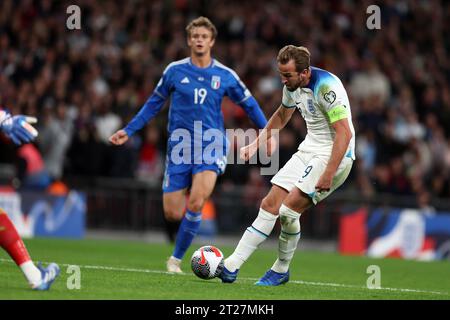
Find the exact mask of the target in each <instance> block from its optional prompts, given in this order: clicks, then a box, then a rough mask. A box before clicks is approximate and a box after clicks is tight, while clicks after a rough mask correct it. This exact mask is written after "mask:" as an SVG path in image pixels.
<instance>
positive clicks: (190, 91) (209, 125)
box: [124, 58, 267, 161]
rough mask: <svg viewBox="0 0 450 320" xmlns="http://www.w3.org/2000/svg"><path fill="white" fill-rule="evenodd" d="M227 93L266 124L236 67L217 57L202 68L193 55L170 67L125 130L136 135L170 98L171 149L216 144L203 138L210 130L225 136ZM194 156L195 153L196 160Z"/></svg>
mask: <svg viewBox="0 0 450 320" xmlns="http://www.w3.org/2000/svg"><path fill="white" fill-rule="evenodd" d="M224 96H228V97H229V98H230V99H231V100H232V101H233V102H235V103H236V104H238V105H239V106H241V107H242V108H243V109H244V110H245V111H246V113H247V114H248V116H249V117H250V118H251V119H252V121H253V122H254V123H255V124H256V125H257V126H258V127H259V128H264V127H265V125H266V123H267V121H266V118H265V116H264V114H263V112H262V110H261V108H260V107H259V105H258V103H257V102H256V100H255V99H254V97H253V96H252V95H251V93H250V91H249V90H248V89H247V88H246V86H245V85H244V84H243V83H242V81H241V80H240V79H239V77H238V75H237V74H236V73H235V72H234V71H233V70H231V69H230V68H227V67H226V66H224V65H223V64H221V63H220V62H218V61H217V60H215V59H212V62H211V64H210V65H209V66H208V67H206V68H200V67H197V66H195V65H194V64H193V63H192V62H191V59H190V58H185V59H183V60H179V61H175V62H172V63H171V64H169V65H168V66H167V67H166V69H165V70H164V73H163V75H162V77H161V79H160V81H159V82H158V85H157V86H156V88H155V90H154V92H153V94H152V95H151V96H150V97H149V99H148V100H147V102H146V103H145V104H144V106H143V107H142V109H141V110H140V111H139V113H138V114H137V115H136V116H135V117H134V118H133V120H132V121H131V122H130V123H129V124H128V125H127V126H126V127H125V129H124V130H125V131H126V132H127V134H128V136H131V135H133V134H134V133H135V132H136V131H137V130H139V129H141V128H142V127H143V126H144V125H145V124H146V123H147V122H148V121H150V120H151V119H152V118H153V117H154V116H155V115H156V114H157V113H158V112H159V111H160V110H161V108H162V107H163V105H164V102H165V100H166V99H168V98H169V97H170V100H171V101H170V110H169V123H168V131H169V141H168V150H167V152H168V153H170V152H171V151H172V149H173V148H175V147H176V146H178V147H179V146H180V144H181V145H186V144H190V145H191V150H193V149H194V148H195V146H194V144H196V146H197V147H201V149H204V148H206V147H207V146H211V143H214V141H213V142H211V141H206V140H205V139H204V137H203V135H204V134H205V132H206V131H207V130H209V129H216V130H219V131H220V132H221V133H222V138H223V139H225V134H224V133H225V128H224V120H223V114H222V110H221V104H222V99H223V98H224ZM183 129H184V130H183ZM184 132H186V133H189V134H190V135H191V139H190V140H189V139H181V138H180V136H181V135H183V133H184ZM202 134H203V135H202ZM217 143H222V144H223V143H224V142H223V141H220V142H219V141H217ZM226 152H227V151H224V153H226ZM193 153H194V152H192V154H193ZM193 158H194V155H192V157H191V159H192V161H194V159H193Z"/></svg>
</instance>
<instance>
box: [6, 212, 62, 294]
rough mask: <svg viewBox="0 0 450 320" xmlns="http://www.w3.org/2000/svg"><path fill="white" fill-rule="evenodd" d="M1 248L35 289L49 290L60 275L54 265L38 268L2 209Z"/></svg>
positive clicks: (56, 266)
mask: <svg viewBox="0 0 450 320" xmlns="http://www.w3.org/2000/svg"><path fill="white" fill-rule="evenodd" d="M0 246H1V247H2V248H3V249H5V251H6V252H8V254H9V255H10V257H11V258H12V259H13V260H14V262H15V263H16V264H17V266H18V267H19V268H20V269H21V270H22V272H23V274H24V276H25V278H26V279H27V281H28V283H29V284H30V286H31V287H32V288H33V289H36V290H47V289H49V288H50V285H51V284H52V283H53V281H54V280H55V278H56V277H57V276H58V275H59V267H58V265H56V264H54V263H52V264H50V265H49V267H48V268H45V269H44V268H42V267H40V266H39V267H36V266H35V265H34V263H33V261H31V258H30V255H29V253H28V251H27V248H26V247H25V245H24V243H23V241H22V238H21V237H20V236H19V234H18V232H17V230H16V228H15V226H14V225H13V223H12V222H11V220H10V219H9V217H8V215H7V214H6V212H4V211H3V210H2V209H1V208H0Z"/></svg>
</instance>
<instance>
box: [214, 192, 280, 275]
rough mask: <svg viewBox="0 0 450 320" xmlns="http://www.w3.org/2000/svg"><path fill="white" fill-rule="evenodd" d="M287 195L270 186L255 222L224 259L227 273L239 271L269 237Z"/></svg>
mask: <svg viewBox="0 0 450 320" xmlns="http://www.w3.org/2000/svg"><path fill="white" fill-rule="evenodd" d="M287 194H288V192H287V191H286V190H284V189H283V188H281V187H279V186H277V185H273V186H272V188H271V189H270V191H269V193H268V194H267V196H266V197H265V198H264V199H263V200H262V202H261V207H260V209H259V213H258V216H257V217H256V219H255V221H254V222H253V223H252V225H251V226H250V227H248V228H247V229H246V230H245V232H244V234H243V236H242V238H241V240H240V241H239V243H238V245H237V247H236V249H235V250H234V252H233V254H231V255H230V256H229V257H228V258H227V259H225V268H226V269H227V271H229V272H231V273H235V272H236V270H237V269H240V268H241V266H242V265H243V264H244V262H245V261H247V259H248V258H249V257H250V256H251V254H252V253H253V252H254V251H255V250H256V249H257V248H258V246H259V245H260V244H261V243H262V242H264V240H266V239H267V238H268V237H269V235H270V233H271V232H272V230H273V227H274V226H275V222H276V221H277V218H278V211H279V208H280V205H281V203H282V202H283V200H284V198H285V197H286V196H287ZM222 280H224V279H222ZM233 281H234V280H233ZM224 282H226V280H224Z"/></svg>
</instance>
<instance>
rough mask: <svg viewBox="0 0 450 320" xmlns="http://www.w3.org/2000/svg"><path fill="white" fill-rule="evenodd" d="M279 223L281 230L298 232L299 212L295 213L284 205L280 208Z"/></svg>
mask: <svg viewBox="0 0 450 320" xmlns="http://www.w3.org/2000/svg"><path fill="white" fill-rule="evenodd" d="M279 212H280V223H281V227H282V229H283V230H288V232H289V231H292V232H298V231H299V230H300V215H301V213H300V212H296V211H294V210H292V209H290V208H289V207H287V206H286V205H285V204H282V205H281V206H280V211H279Z"/></svg>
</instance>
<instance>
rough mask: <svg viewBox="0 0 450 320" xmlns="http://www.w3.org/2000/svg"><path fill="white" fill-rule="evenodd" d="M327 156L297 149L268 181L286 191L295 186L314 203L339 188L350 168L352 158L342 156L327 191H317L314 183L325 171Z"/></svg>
mask: <svg viewBox="0 0 450 320" xmlns="http://www.w3.org/2000/svg"><path fill="white" fill-rule="evenodd" d="M328 160H329V157H328V156H327V157H325V156H321V155H317V154H313V153H307V152H304V151H300V150H299V151H297V152H296V153H294V154H293V155H292V157H291V159H290V160H289V161H288V162H287V163H286V164H285V165H284V167H283V168H281V169H280V171H278V173H277V174H276V175H275V176H274V177H273V178H272V180H271V181H270V182H271V183H272V184H275V185H277V186H279V187H281V188H283V189H285V190H286V191H288V192H290V191H291V190H292V188H294V186H295V187H297V188H299V189H300V190H301V191H303V192H304V193H306V194H307V195H308V196H310V197H311V200H312V201H313V203H314V204H317V203H318V202H320V201H322V200H323V199H325V198H326V197H328V196H329V195H330V194H331V193H332V192H333V191H334V190H336V189H337V188H339V186H340V185H341V184H343V183H344V181H345V180H346V179H347V177H348V175H349V174H350V170H351V169H352V165H353V159H352V158H349V157H344V158H343V159H342V161H341V163H340V165H339V167H338V169H337V171H336V174H335V176H334V178H333V182H332V184H331V189H330V190H329V191H323V192H317V191H316V184H317V182H318V181H319V178H320V176H321V175H322V173H323V172H324V171H325V168H326V166H327V164H328Z"/></svg>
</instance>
